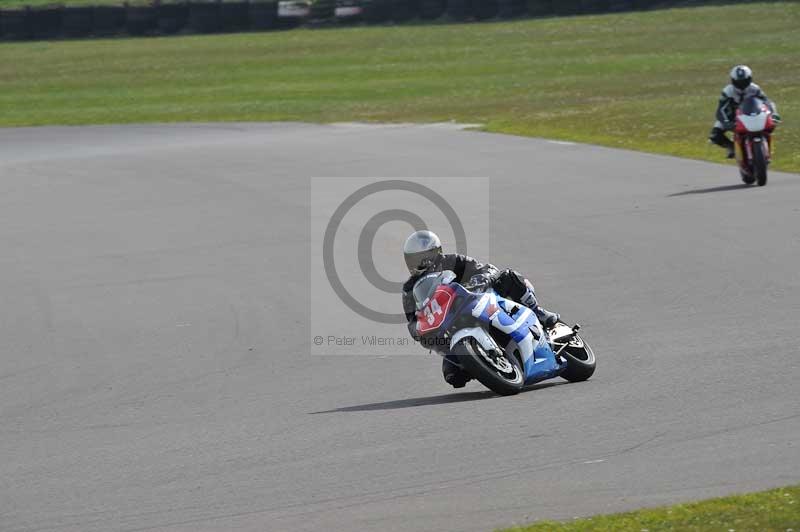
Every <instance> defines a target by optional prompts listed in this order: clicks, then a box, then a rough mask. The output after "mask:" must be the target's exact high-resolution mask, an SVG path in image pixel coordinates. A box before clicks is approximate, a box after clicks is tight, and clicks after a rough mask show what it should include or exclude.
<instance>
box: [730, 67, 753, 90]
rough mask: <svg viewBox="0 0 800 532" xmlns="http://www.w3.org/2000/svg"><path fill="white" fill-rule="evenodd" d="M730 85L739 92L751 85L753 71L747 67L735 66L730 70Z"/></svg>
mask: <svg viewBox="0 0 800 532" xmlns="http://www.w3.org/2000/svg"><path fill="white" fill-rule="evenodd" d="M731 83H733V86H734V87H736V88H737V89H739V90H740V91H743V90H745V89H746V88H747V87H749V86H750V84H751V83H753V71H752V70H750V67H749V66H747V65H736V66H735V67H733V68H732V69H731Z"/></svg>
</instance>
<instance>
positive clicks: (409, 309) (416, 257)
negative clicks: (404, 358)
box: [403, 231, 559, 388]
mask: <svg viewBox="0 0 800 532" xmlns="http://www.w3.org/2000/svg"><path fill="white" fill-rule="evenodd" d="M403 254H404V255H405V260H406V266H408V271H409V273H410V274H411V277H410V278H409V279H408V281H406V283H405V284H404V285H403V310H404V311H405V313H406V318H407V319H408V331H409V332H410V333H411V336H412V337H414V339H415V340H417V341H419V340H420V338H419V334H418V333H417V315H416V305H415V302H414V296H413V293H412V291H413V289H414V284H415V283H416V282H417V280H418V279H419V278H420V277H421V276H422V275H424V274H426V273H430V272H441V271H443V270H450V271H452V272H453V273H455V275H456V278H455V281H456V282H457V283H460V284H465V285H468V286H481V287H487V286H491V287H492V288H494V290H495V291H496V292H497V293H498V294H500V295H501V296H503V297H507V298H509V299H511V300H513V301H517V302H519V303H522V304H523V305H525V306H526V307H528V308H530V309H531V310H533V312H534V313H535V314H536V317H537V318H539V321H540V322H541V323H542V325H544V326H545V327H552V326H553V325H555V324H556V322H558V320H559V315H558V314H555V313H553V312H550V311H548V310H545V309H543V308H542V307H540V306H539V303H538V301H537V300H536V294H534V291H533V285H532V284H531V283H530V281H528V280H527V279H525V278H524V277H523V276H522V275H520V274H519V273H517V272H515V271H514V270H503V271H500V270H498V269H497V268H495V267H494V266H492V265H491V264H488V263H487V264H481V263H479V262H478V261H476V260H475V259H473V258H472V257H468V256H466V255H459V254H456V253H448V254H445V253H443V252H442V242H441V241H440V240H439V237H438V236H436V234H435V233H433V232H431V231H417V232H415V233H413V234H412V235H411V236H409V237H408V239H407V240H406V243H405V246H403ZM442 374H443V375H444V380H445V381H447V382H448V383H449V384H450V385H452V386H453V387H454V388H462V387H464V385H465V384H467V381H469V380H470V377H469V376H468V375H467V374H466V373H464V372H463V371H461V369H460V368H459V367H458V366H457V365H455V364H453V363H452V362H451V361H450V360H449V359H448V357H445V358H444V360H443V361H442Z"/></svg>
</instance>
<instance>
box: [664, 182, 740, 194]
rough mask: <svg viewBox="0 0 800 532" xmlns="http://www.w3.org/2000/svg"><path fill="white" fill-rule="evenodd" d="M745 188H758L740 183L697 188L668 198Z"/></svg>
mask: <svg viewBox="0 0 800 532" xmlns="http://www.w3.org/2000/svg"><path fill="white" fill-rule="evenodd" d="M743 188H753V189H755V188H756V187H754V186H753V185H746V184H744V183H738V184H736V185H724V186H721V187H711V188H696V189H693V190H684V191H683V192H676V193H674V194H670V195H668V196H667V197H668V198H675V197H678V196H689V195H692V194H710V193H712V192H725V191H726V190H739V189H743Z"/></svg>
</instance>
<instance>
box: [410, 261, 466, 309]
mask: <svg viewBox="0 0 800 532" xmlns="http://www.w3.org/2000/svg"><path fill="white" fill-rule="evenodd" d="M455 277H456V274H454V273H453V272H451V271H450V270H445V271H443V272H434V273H428V274H425V275H423V276H422V277H420V278H419V280H418V281H417V282H416V283H414V288H413V289H412V293H413V295H414V302H415V304H416V306H417V310H422V309H423V308H424V307H425V305H427V304H428V300H429V299H430V297H431V296H432V295H433V293H434V292H435V291H436V287H437V286H439V285H441V284H448V283H450V282H451V281H453V279H455Z"/></svg>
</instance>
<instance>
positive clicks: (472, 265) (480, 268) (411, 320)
mask: <svg viewBox="0 0 800 532" xmlns="http://www.w3.org/2000/svg"><path fill="white" fill-rule="evenodd" d="M444 270H450V271H452V272H453V273H455V274H456V279H455V280H456V282H458V283H461V284H464V283H466V282H467V281H469V280H470V279H471V278H472V277H473V276H475V275H478V274H483V275H487V276H489V277H490V278H492V279H494V278H496V277H497V276H498V275H499V274H500V271H499V270H498V269H497V268H495V267H494V266H493V265H491V264H489V263H486V264H481V263H480V262H478V261H477V260H475V259H473V258H472V257H468V256H467V255H459V254H457V253H451V254H447V255H442V256H441V258H440V259H438V260H437V261H436V262H435V263H434V265H433V266H432V267H431V268H430V269H429V270H428V271H426V272H425V273H430V272H441V271H444ZM420 277H421V275H412V276H411V277H410V278H409V279H408V281H406V282H405V284H404V285H403V311H404V312H405V313H406V319H408V332H409V333H410V334H411V336H412V337H413V338H414V339H415V340H417V341H419V335H418V334H417V314H416V305H415V302H414V295H413V294H412V290H413V289H414V283H416V282H417V280H418V279H419V278H420Z"/></svg>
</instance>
